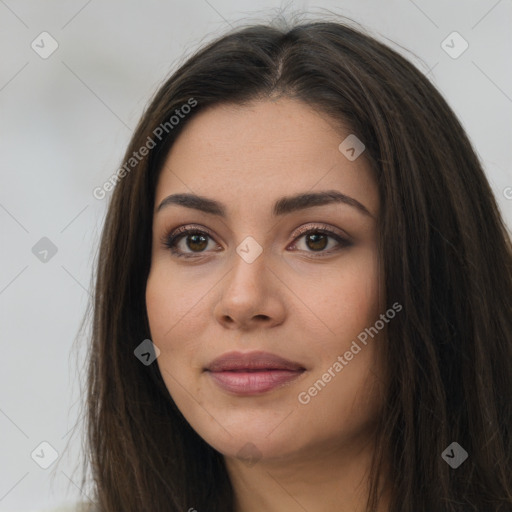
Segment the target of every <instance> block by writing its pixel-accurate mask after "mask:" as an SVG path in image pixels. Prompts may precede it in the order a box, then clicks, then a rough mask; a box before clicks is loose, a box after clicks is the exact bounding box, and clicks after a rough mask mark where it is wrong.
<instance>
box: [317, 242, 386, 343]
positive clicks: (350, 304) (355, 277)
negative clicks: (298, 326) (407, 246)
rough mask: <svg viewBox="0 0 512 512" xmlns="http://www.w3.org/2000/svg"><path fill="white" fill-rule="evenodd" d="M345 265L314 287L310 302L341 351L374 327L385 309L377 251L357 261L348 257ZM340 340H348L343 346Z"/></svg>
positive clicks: (360, 255)
mask: <svg viewBox="0 0 512 512" xmlns="http://www.w3.org/2000/svg"><path fill="white" fill-rule="evenodd" d="M343 263H344V265H343V268H340V269H339V271H337V272H333V273H332V274H330V275H327V276H323V277H322V279H321V281H317V286H315V288H314V289H313V290H311V288H310V290H309V299H308V303H310V304H311V305H312V306H313V311H314V312H315V313H317V318H318V320H319V323H322V324H324V325H325V326H327V327H328V328H329V330H330V332H331V334H332V335H333V336H332V337H330V339H332V340H333V342H332V344H333V345H337V348H338V349H341V348H343V346H342V345H343V344H344V342H346V341H347V340H349V339H350V340H351V339H352V338H354V337H355V336H357V335H358V334H359V333H360V332H361V331H363V330H364V329H365V328H366V327H369V326H370V325H373V323H374V322H375V320H376V319H377V318H378V316H379V314H380V313H381V312H382V309H383V308H384V302H383V293H382V291H383V286H384V283H383V279H382V276H381V275H380V271H379V265H378V258H377V256H376V254H375V251H373V250H368V251H364V252H360V253H359V255H358V257H357V258H350V259H349V258H347V259H346V260H345V261H344V262H343ZM320 320H321V322H320ZM324 330H325V327H324ZM340 339H341V340H344V342H343V343H342V344H340V341H339V340H340ZM335 340H337V341H335ZM349 344H350V343H349Z"/></svg>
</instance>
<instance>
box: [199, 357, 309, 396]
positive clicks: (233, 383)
mask: <svg viewBox="0 0 512 512" xmlns="http://www.w3.org/2000/svg"><path fill="white" fill-rule="evenodd" d="M205 371H206V372H207V373H208V375H209V376H210V377H211V378H212V380H213V381H214V382H215V384H217V385H218V386H219V387H220V388H222V389H223V390H225V391H229V392H231V393H234V394H239V395H254V394H259V393H265V392H268V391H271V390H273V389H275V388H277V387H281V386H282V385H284V384H286V383H289V382H291V381H293V380H295V379H296V378H298V377H300V375H302V373H303V372H304V371H305V368H304V367H303V366H302V365H300V364H299V363H296V362H293V361H289V360H287V359H284V358H282V357H279V356H277V355H275V354H270V353H268V352H249V353H241V352H230V353H227V354H224V355H222V356H221V357H219V358H217V359H215V360H214V361H212V362H211V363H210V364H209V365H208V366H207V367H206V368H205Z"/></svg>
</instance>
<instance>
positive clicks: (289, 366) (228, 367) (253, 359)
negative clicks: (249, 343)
mask: <svg viewBox="0 0 512 512" xmlns="http://www.w3.org/2000/svg"><path fill="white" fill-rule="evenodd" d="M205 369H206V370H207V371H210V372H222V371H234V370H238V371H241V370H292V371H298V370H305V368H304V367H303V366H302V365H300V364H299V363H296V362H293V361H289V360H287V359H284V358H282V357H279V356H277V355H275V354H271V353H269V352H246V353H242V352H228V353H226V354H223V355H222V356H220V357H218V358H217V359H214V360H213V361H212V362H211V363H210V364H209V365H208V366H207V367H206V368H205Z"/></svg>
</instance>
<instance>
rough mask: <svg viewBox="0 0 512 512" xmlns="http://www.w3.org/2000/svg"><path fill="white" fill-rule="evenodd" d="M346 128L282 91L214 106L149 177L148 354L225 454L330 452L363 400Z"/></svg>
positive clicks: (372, 252) (368, 380) (359, 191)
mask: <svg viewBox="0 0 512 512" xmlns="http://www.w3.org/2000/svg"><path fill="white" fill-rule="evenodd" d="M349 135H350V132H348V131H347V132H346V133H340V132H339V130H338V129H335V128H334V126H333V125H332V123H331V122H329V120H328V118H326V117H325V116H320V115H319V114H318V113H317V112H316V111H315V110H313V109H311V108H310V107H309V106H307V105H305V104H304V103H301V102H298V101H295V100H291V99H279V100H277V101H270V100H269V101H259V102H254V103H252V104H251V105H249V106H243V107H241V106H233V105H229V106H228V105H223V106H216V107H214V108H211V109H208V110H206V111H203V112H202V113H199V114H198V115H197V116H195V117H194V118H193V119H191V120H190V122H189V123H188V124H187V126H186V127H185V128H184V131H183V132H182V133H181V134H180V136H179V137H178V139H177V141H176V142H175V143H174V145H173V147H172V149H171V151H170V153H169V155H168V157H167V160H166V162H165V166H164V169H163V170H162V172H161V175H160V177H159V181H158V184H157V189H156V196H155V213H154V220H153V247H152V259H151V270H150V274H149V277H148V281H147V290H146V304H147V313H148V317H149V324H150V329H151V336H152V341H153V342H154V344H155V345H156V346H157V347H158V348H159V349H160V355H159V357H158V359H157V364H158V366H159V369H160V371H161V374H162V377H163V379H164V381H165V384H166V386H167V389H168V390H169V393H170V395H171V396H172V398H173V399H174V401H175V403H176V404H177V406H178V407H179V409H180V410H181V412H182V413H183V415H184V416H185V418H186V419H187V420H188V422H189V423H190V425H191V426H192V427H193V428H194V430H195V431H196V432H197V433H198V434H199V435H200V436H202V437H203V438H204V439H205V440H206V441H207V442H208V443H209V444H210V445H211V446H213V447H214V448H215V449H217V450H218V451H220V452H221V453H223V454H224V455H226V456H227V457H237V458H241V459H250V460H252V461H255V460H258V459H263V460H266V459H268V460H270V459H273V458H280V459H281V460H282V458H283V457H285V458H292V457H300V456H309V455H311V454H319V453H322V451H324V452H326V453H327V452H331V453H332V450H333V449H343V448H347V447H349V446H356V445H357V443H358V442H359V441H364V440H365V439H367V437H368V435H369V432H370V430H371V427H372V426H373V425H374V422H375V420H376V418H377V416H378V414H379V407H380V405H381V391H382V383H383V380H384V379H383V374H382V371H381V365H380V364H379V358H378V357H377V349H378V344H379V343H382V342H383V339H384V338H383V332H384V331H385V329H381V330H380V331H379V333H378V334H375V330H376V329H375V328H374V326H375V323H376V321H378V320H379V318H381V313H384V312H385V307H384V304H385V296H384V294H383V275H382V273H381V272H380V270H379V269H380V261H379V258H378V254H377V233H376V227H377V218H378V213H379V196H378V189H377V186H376V183H375V181H374V178H373V176H372V173H371V171H370V168H369V166H368V164H367V162H366V161H365V159H364V153H363V156H362V157H359V158H356V159H355V160H354V156H357V150H358V149H360V147H359V146H357V147H355V149H356V151H351V150H350V147H352V146H353V144H354V143H352V144H349V142H350V141H351V140H352V139H349V140H348V141H347V142H346V143H345V145H343V146H342V148H341V149H339V146H340V144H341V143H342V142H343V141H344V139H345V138H346V137H347V136H349ZM347 146H348V150H347ZM342 150H343V151H344V152H342ZM349 157H350V158H349ZM326 192H328V193H330V195H326V194H325V193H326ZM333 193H336V194H338V196H337V197H338V200H334V198H335V195H336V194H333ZM175 194H183V196H181V199H180V198H177V199H175V200H172V199H169V196H173V195H175ZM302 194H306V195H307V196H306V197H305V198H302V199H296V197H298V196H300V195H302ZM309 194H324V195H322V196H311V197H309V198H308V196H309ZM196 196H198V197H199V198H200V199H199V198H196ZM166 198H167V199H166ZM339 198H345V200H339ZM182 228H190V229H192V230H196V232H192V234H188V235H187V234H186V233H185V234H183V233H182V232H180V230H181V229H182ZM319 230H320V231H319ZM322 230H323V231H322ZM325 230H327V231H328V233H327V234H326V233H325ZM197 231H200V232H202V233H197ZM308 232H309V233H308ZM173 234H178V235H180V236H179V237H178V238H176V239H175V240H174V244H173V243H172V241H171V240H170V237H172V235H173ZM169 244H170V245H173V247H169V246H168V245H169ZM173 250H174V251H176V252H173ZM383 323H384V322H382V321H380V322H379V325H380V324H383ZM386 323H387V322H386ZM370 327H372V328H374V330H373V331H365V329H368V328H370ZM377 330H379V329H377ZM369 332H371V333H372V334H371V335H369ZM365 334H366V339H365ZM358 336H359V338H358ZM363 340H365V342H363ZM379 340H380V341H379ZM354 343H355V344H354ZM356 347H359V350H357V348H356ZM350 354H352V356H350ZM222 356H225V357H224V358H222ZM218 358H221V359H220V360H219V359H218ZM214 362H215V363H214Z"/></svg>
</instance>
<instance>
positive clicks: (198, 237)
mask: <svg viewBox="0 0 512 512" xmlns="http://www.w3.org/2000/svg"><path fill="white" fill-rule="evenodd" d="M197 239H202V247H192V245H194V244H197V243H198V244H200V245H201V242H198V241H197ZM190 240H192V242H190ZM187 245H188V248H189V249H191V250H194V249H198V250H200V251H202V250H203V249H205V247H206V246H207V245H208V244H207V241H206V237H205V236H203V235H189V243H188V244H187Z"/></svg>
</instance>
